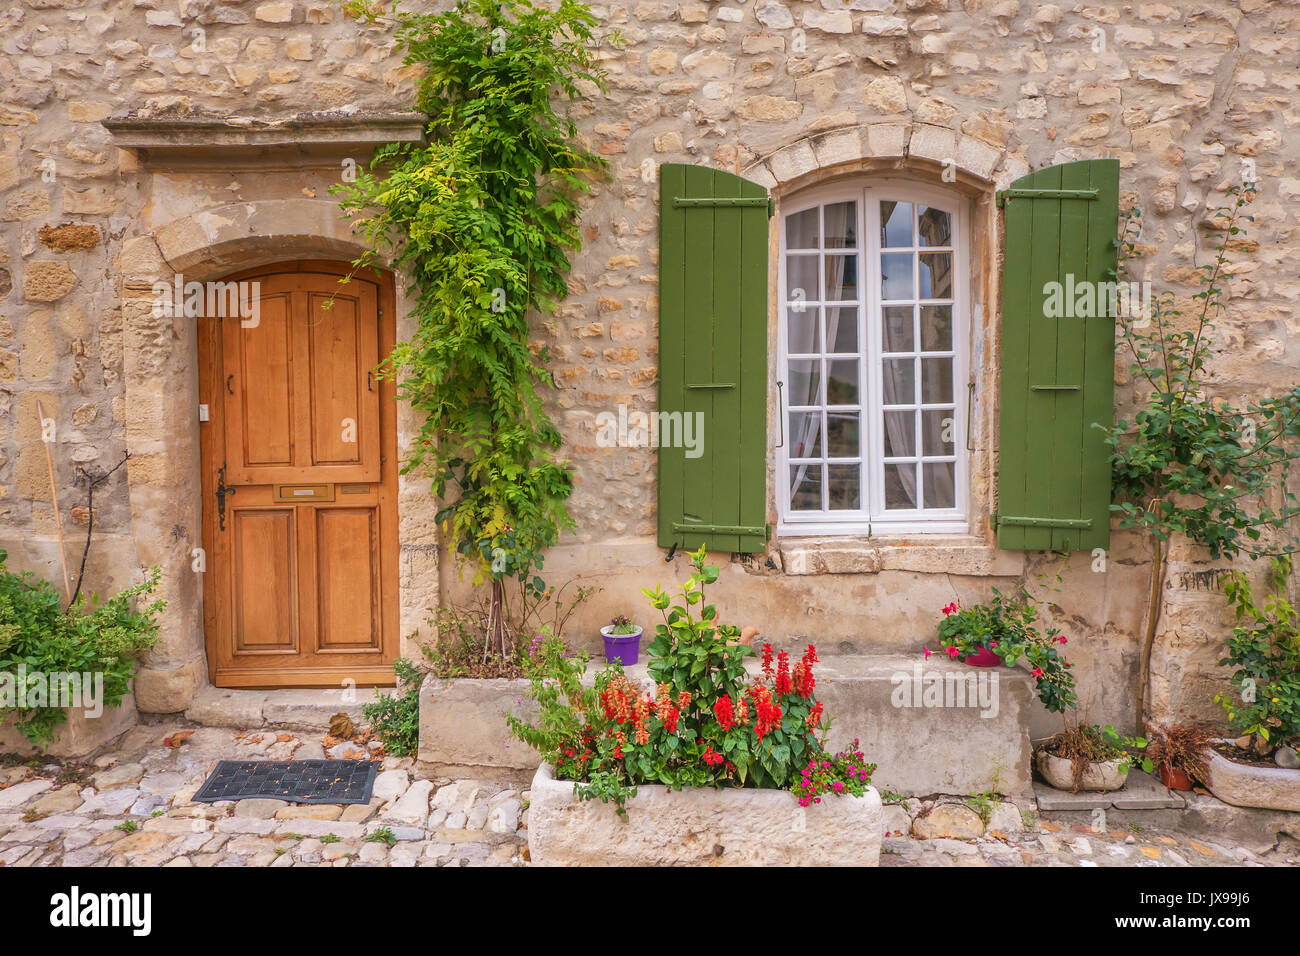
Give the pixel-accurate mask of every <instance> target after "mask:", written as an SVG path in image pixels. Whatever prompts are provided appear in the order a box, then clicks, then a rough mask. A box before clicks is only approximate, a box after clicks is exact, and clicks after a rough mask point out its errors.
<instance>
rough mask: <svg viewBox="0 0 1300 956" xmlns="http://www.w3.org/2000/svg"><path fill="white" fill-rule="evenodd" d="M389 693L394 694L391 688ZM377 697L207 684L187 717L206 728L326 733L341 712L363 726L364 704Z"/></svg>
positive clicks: (368, 691) (362, 691)
mask: <svg viewBox="0 0 1300 956" xmlns="http://www.w3.org/2000/svg"><path fill="white" fill-rule="evenodd" d="M388 693H389V695H391V694H392V693H393V691H392V689H391V688H389V689H388ZM376 696H377V692H376V690H375V689H374V688H371V687H356V688H350V689H344V688H341V687H326V688H306V689H299V688H294V689H285V690H231V689H229V688H225V687H204V688H202V689H201V690H199V692H198V693H196V694H195V695H194V700H193V702H192V703H191V704H190V706H189V709H188V710H186V711H185V717H186V719H187V720H192V721H193V722H194V723H196V724H200V725H202V726H204V727H237V728H239V729H240V730H250V729H253V728H256V727H274V728H283V729H285V730H300V731H319V732H321V733H324V732H325V731H326V730H328V729H329V723H330V718H331V717H333V716H334V715H335V714H337V713H339V712H340V711H342V712H343V713H345V714H347V715H348V716H349V717H350V718H351V719H352V722H353V723H354V724H356V725H357V726H358V727H360V726H361V725H362V723H364V718H363V717H362V715H361V705H362V704H369V703H372V702H373V701H374V700H375V697H376Z"/></svg>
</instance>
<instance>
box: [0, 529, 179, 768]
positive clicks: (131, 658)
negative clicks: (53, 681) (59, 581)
mask: <svg viewBox="0 0 1300 956" xmlns="http://www.w3.org/2000/svg"><path fill="white" fill-rule="evenodd" d="M7 558H8V554H7V553H6V552H4V551H0V681H3V690H4V694H3V695H0V719H6V718H8V717H10V716H12V717H13V718H14V726H16V727H17V728H18V729H19V730H20V731H22V733H23V735H24V736H25V737H26V738H27V739H28V740H30V741H31V742H32V743H33V744H36V745H38V746H44V745H46V744H48V743H49V742H50V740H51V739H52V738H53V736H54V731H55V728H56V727H58V725H59V724H61V723H62V722H63V721H64V720H66V719H67V712H66V711H65V710H64V709H63V708H62V707H53V706H36V707H23V706H7V703H6V702H9V703H13V704H22V703H24V702H28V701H30V700H31V698H33V697H35V696H36V694H37V690H38V685H39V686H44V685H45V683H46V681H47V675H54V674H73V673H75V674H85V673H91V674H95V673H98V674H102V675H103V680H104V687H103V705H104V706H105V707H116V706H118V705H119V704H121V702H122V697H123V696H124V695H125V694H126V693H127V692H128V691H129V689H130V681H131V677H132V675H133V674H134V673H135V662H136V658H138V657H139V656H140V654H141V653H142V652H144V651H145V650H147V649H149V648H150V647H152V646H153V645H154V643H155V642H156V641H157V640H158V622H157V620H156V617H157V615H158V613H159V612H161V611H162V609H163V608H164V607H166V606H167V602H166V601H161V600H158V601H154V602H153V603H151V604H149V605H147V606H146V607H144V608H143V609H141V610H138V611H137V610H134V609H133V604H134V599H135V598H137V597H141V596H144V595H148V594H152V593H153V591H154V588H156V587H157V586H158V580H159V572H158V569H157V568H154V569H153V570H152V571H151V572H150V573H149V577H148V578H147V579H146V580H145V581H142V582H141V583H139V584H136V585H133V586H131V587H129V588H126V589H125V590H123V591H122V592H121V593H119V594H117V595H116V596H114V597H111V598H109V599H108V600H107V601H101V600H100V599H99V597H98V596H97V595H94V594H91V595H90V596H89V597H86V596H82V597H79V598H78V599H77V602H76V603H75V604H74V605H73V606H72V607H71V608H67V609H64V608H63V606H62V602H61V601H60V599H59V594H58V592H57V591H56V590H55V589H54V585H52V584H50V582H48V581H45V580H43V579H41V578H38V577H36V576H35V575H33V574H31V573H30V572H23V573H21V574H15V573H13V572H10V571H7V570H5V566H4V564H5V560H6V559H7ZM11 691H12V697H11V696H10V692H11Z"/></svg>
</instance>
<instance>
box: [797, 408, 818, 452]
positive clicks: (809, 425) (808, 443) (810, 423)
mask: <svg viewBox="0 0 1300 956" xmlns="http://www.w3.org/2000/svg"><path fill="white" fill-rule="evenodd" d="M790 457H791V458H820V457H822V413H821V412H791V413H790Z"/></svg>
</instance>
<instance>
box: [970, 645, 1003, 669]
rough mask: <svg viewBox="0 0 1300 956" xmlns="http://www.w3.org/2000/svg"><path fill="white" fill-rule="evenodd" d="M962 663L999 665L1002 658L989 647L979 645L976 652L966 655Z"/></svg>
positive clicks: (984, 665) (975, 665)
mask: <svg viewBox="0 0 1300 956" xmlns="http://www.w3.org/2000/svg"><path fill="white" fill-rule="evenodd" d="M962 663H963V664H969V665H970V666H971V667H1001V666H1002V658H1000V657H998V655H997V654H996V653H995V652H994V651H992V650H990V649H989V648H987V647H981V648H980V649H979V650H978V651H977V652H976V653H974V654H968V655H966V660H964V661H962Z"/></svg>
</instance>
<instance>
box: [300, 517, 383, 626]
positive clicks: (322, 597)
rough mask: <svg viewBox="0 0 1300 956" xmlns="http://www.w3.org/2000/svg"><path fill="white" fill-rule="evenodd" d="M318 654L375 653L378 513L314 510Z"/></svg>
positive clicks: (377, 611)
mask: <svg viewBox="0 0 1300 956" xmlns="http://www.w3.org/2000/svg"><path fill="white" fill-rule="evenodd" d="M314 510H315V514H316V581H317V585H318V592H317V599H316V606H317V613H316V622H317V623H316V627H317V631H316V633H317V649H318V650H320V651H324V652H328V651H340V650H346V651H356V650H363V651H365V650H378V649H379V629H380V621H379V560H378V559H379V548H378V544H379V513H378V509H377V508H316V509H314Z"/></svg>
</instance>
